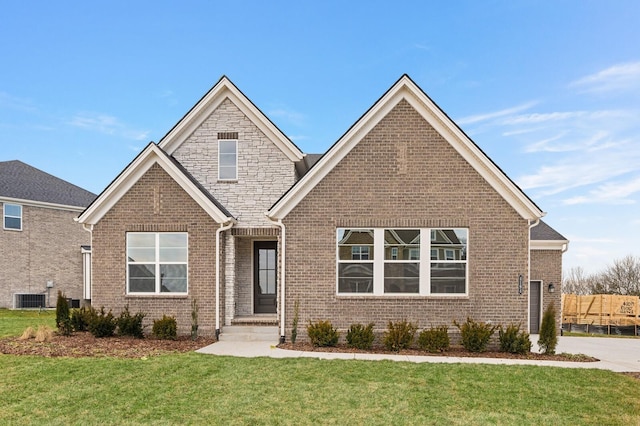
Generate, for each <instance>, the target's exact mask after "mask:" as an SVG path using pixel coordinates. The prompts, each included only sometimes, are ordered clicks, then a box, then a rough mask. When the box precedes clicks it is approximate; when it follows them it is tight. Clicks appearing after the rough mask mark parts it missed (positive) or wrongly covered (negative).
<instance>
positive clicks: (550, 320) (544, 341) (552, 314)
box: [538, 302, 558, 354]
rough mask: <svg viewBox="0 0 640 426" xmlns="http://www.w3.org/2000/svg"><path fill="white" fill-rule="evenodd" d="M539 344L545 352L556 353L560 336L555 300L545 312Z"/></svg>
mask: <svg viewBox="0 0 640 426" xmlns="http://www.w3.org/2000/svg"><path fill="white" fill-rule="evenodd" d="M538 346H539V347H540V350H541V351H542V353H544V354H555V353H556V346H558V336H557V334H556V308H555V306H553V302H552V303H550V304H549V306H547V309H545V310H544V314H543V315H542V324H541V325H540V338H539V339H538Z"/></svg>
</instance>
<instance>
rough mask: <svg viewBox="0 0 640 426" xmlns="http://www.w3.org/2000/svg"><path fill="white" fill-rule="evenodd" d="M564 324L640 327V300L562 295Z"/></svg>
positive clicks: (632, 297)
mask: <svg viewBox="0 0 640 426" xmlns="http://www.w3.org/2000/svg"><path fill="white" fill-rule="evenodd" d="M562 323H563V324H586V325H589V326H619V327H627V326H632V327H634V328H636V329H637V328H638V327H637V326H639V325H640V300H639V298H638V297H637V296H618V295H613V294H593V295H586V296H578V295H575V294H563V295H562Z"/></svg>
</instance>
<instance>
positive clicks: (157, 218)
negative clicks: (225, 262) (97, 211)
mask: <svg viewBox="0 0 640 426" xmlns="http://www.w3.org/2000/svg"><path fill="white" fill-rule="evenodd" d="M158 195H159V200H160V201H159V204H157V205H155V207H154V200H155V199H157V197H158ZM218 226H219V225H218V224H217V223H216V222H215V221H214V220H213V219H212V218H211V217H210V216H209V215H207V214H206V212H205V211H204V210H202V209H201V208H200V206H198V205H197V204H196V202H195V201H194V200H193V199H192V198H191V197H190V196H189V195H188V194H187V193H186V192H185V191H183V190H182V188H181V187H180V186H179V185H178V184H177V183H176V182H175V181H174V180H173V179H172V178H171V177H170V176H169V175H167V174H166V172H165V171H164V170H163V169H162V168H161V167H160V166H159V165H157V164H155V165H154V166H152V167H151V168H150V169H149V170H148V171H147V173H146V174H145V175H144V176H142V177H141V178H140V179H139V180H138V182H136V183H135V184H134V185H133V187H132V188H131V189H130V190H129V191H128V192H127V193H126V194H125V195H124V196H123V197H122V198H121V199H120V200H119V201H118V203H116V204H115V205H114V206H113V208H112V209H111V210H109V212H108V213H107V214H106V215H105V216H104V217H103V218H102V220H100V222H98V223H97V224H96V225H95V226H94V229H93V285H92V296H93V297H92V305H93V306H94V307H95V308H98V309H100V307H102V306H105V307H107V308H109V309H113V311H114V314H115V315H118V314H119V313H120V311H121V310H122V309H123V308H124V307H125V306H126V305H129V310H130V311H131V312H132V313H135V312H138V311H141V312H144V313H145V314H146V315H147V316H146V318H145V320H144V323H145V324H146V325H147V326H150V325H151V324H152V322H153V320H155V319H158V318H161V317H162V315H172V316H175V317H176V320H177V323H178V333H179V334H189V332H190V329H191V301H192V299H194V298H195V299H196V300H197V303H198V306H199V321H198V323H199V332H200V334H201V335H208V336H212V335H213V334H214V333H215V259H216V241H215V240H216V229H217V228H218ZM127 232H187V233H188V235H189V271H188V293H189V294H188V296H172V295H148V296H147V295H144V296H133V295H127V294H126V289H127V284H126V255H125V253H126V233H127ZM224 306H225V305H224V292H223V293H222V296H221V309H222V317H224ZM147 331H150V327H148V328H147Z"/></svg>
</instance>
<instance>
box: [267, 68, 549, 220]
mask: <svg viewBox="0 0 640 426" xmlns="http://www.w3.org/2000/svg"><path fill="white" fill-rule="evenodd" d="M403 99H405V100H406V101H407V102H409V104H411V106H413V108H415V109H416V111H418V113H419V114H420V115H421V116H422V117H423V118H424V119H425V120H426V121H427V122H428V123H429V124H430V125H431V126H432V127H433V128H434V129H435V130H436V131H437V132H438V133H440V135H442V137H443V138H444V139H445V140H446V141H448V142H449V143H450V144H451V146H452V147H453V148H454V149H456V151H457V152H458V153H459V154H460V155H461V156H462V157H463V158H464V159H465V160H466V161H467V162H468V163H469V164H470V165H471V166H472V167H473V168H474V169H475V170H476V171H477V172H478V173H479V174H480V175H481V176H482V177H483V178H484V179H485V180H486V181H487V183H489V184H490V185H491V186H492V187H493V188H494V189H495V190H496V191H497V192H498V193H499V194H500V195H501V196H502V197H503V198H504V199H505V201H507V203H509V204H510V205H511V206H512V207H513V208H514V209H515V210H516V211H517V212H518V214H520V215H521V216H522V217H523V218H525V219H536V218H540V217H542V216H544V212H542V211H541V210H540V209H539V208H538V207H537V206H536V205H535V204H534V203H533V202H532V201H531V200H530V199H529V198H527V196H526V195H524V193H523V192H522V191H521V190H520V189H519V188H518V187H517V186H516V185H515V184H514V183H513V182H512V181H511V180H510V179H509V178H508V177H507V176H506V175H505V174H504V173H503V172H502V171H501V170H500V169H499V168H498V167H497V166H496V165H495V164H494V163H493V162H492V161H491V160H489V158H488V157H487V156H486V155H485V154H484V153H483V152H482V151H481V150H480V149H479V148H478V147H477V146H476V145H475V144H474V143H473V142H472V141H471V140H470V139H469V138H468V137H467V136H466V135H465V134H464V133H463V132H462V131H461V130H460V129H459V128H458V127H457V126H456V125H455V124H454V123H453V122H452V121H451V119H449V118H448V117H447V116H446V115H445V114H444V113H443V112H442V110H440V108H438V107H437V106H436V105H435V104H434V103H433V102H432V101H431V100H430V99H429V98H428V97H427V96H426V95H425V94H424V92H423V91H422V90H421V89H420V88H419V87H418V86H416V85H415V83H413V81H411V79H410V78H409V77H408V76H406V75H405V76H403V77H402V78H400V80H398V82H397V83H396V84H395V85H394V86H393V87H392V88H391V89H390V90H389V91H388V92H387V93H385V94H384V95H383V96H382V98H380V100H379V101H378V102H377V103H376V104H375V105H374V106H373V107H372V108H371V109H370V110H369V111H367V112H366V113H365V114H364V115H363V116H362V118H361V119H360V120H358V121H357V122H356V123H355V124H354V125H353V127H351V128H350V129H349V131H347V133H345V134H344V136H342V137H341V138H340V139H339V140H338V142H336V144H335V145H333V146H332V147H331V149H330V150H329V151H328V152H327V153H326V154H325V155H324V156H323V157H322V158H321V159H320V160H319V161H318V163H317V164H316V165H315V166H314V167H313V168H312V169H311V170H310V171H309V172H308V173H307V174H306V175H304V176H303V177H302V179H300V181H298V183H297V184H296V185H295V186H294V187H293V188H292V190H291V191H289V192H288V193H286V194H285V195H284V196H283V197H282V198H281V199H280V200H279V201H278V202H277V203H276V204H275V205H274V206H273V207H272V208H271V209H270V210H269V211H268V212H267V215H268V216H270V217H273V218H278V219H282V218H284V217H286V216H287V214H289V212H291V210H293V208H294V207H295V206H296V205H297V204H298V203H300V201H301V200H302V199H303V198H304V197H306V195H307V194H308V193H309V192H310V191H311V190H312V189H313V188H314V187H315V186H316V185H317V184H318V183H319V182H320V181H321V180H322V179H324V177H325V176H326V175H327V174H328V173H329V172H330V171H331V170H333V168H334V167H335V166H336V165H337V164H338V163H339V162H340V161H341V160H342V159H343V158H344V157H345V156H346V155H347V154H348V153H349V152H350V151H351V150H352V149H353V148H354V147H355V146H356V145H357V144H358V143H359V142H360V141H361V140H362V139H363V138H364V137H365V136H366V135H367V133H369V131H370V130H371V129H373V128H374V127H375V126H376V125H377V124H378V123H379V122H380V121H381V120H382V119H383V118H384V117H385V116H386V115H387V114H388V113H389V112H390V111H391V110H392V109H393V108H394V107H395V106H396V105H397V104H398V103H399V102H400V101H401V100H403Z"/></svg>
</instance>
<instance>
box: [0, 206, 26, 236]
mask: <svg viewBox="0 0 640 426" xmlns="http://www.w3.org/2000/svg"><path fill="white" fill-rule="evenodd" d="M2 211H3V227H4V229H11V230H13V231H22V206H21V205H19V204H8V203H5V204H4V205H3V208H2Z"/></svg>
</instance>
